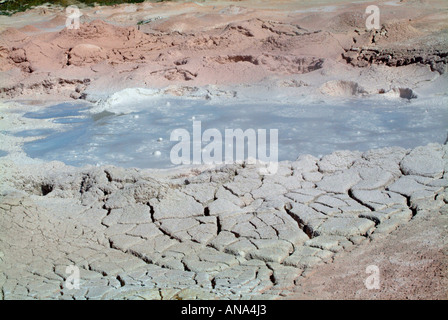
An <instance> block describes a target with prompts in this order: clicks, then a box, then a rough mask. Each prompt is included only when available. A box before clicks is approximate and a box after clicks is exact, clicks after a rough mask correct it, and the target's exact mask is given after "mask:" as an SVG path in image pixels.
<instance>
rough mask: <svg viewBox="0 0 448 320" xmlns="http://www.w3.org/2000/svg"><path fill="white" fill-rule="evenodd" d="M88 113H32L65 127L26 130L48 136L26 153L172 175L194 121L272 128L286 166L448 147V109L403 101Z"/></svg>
mask: <svg viewBox="0 0 448 320" xmlns="http://www.w3.org/2000/svg"><path fill="white" fill-rule="evenodd" d="M167 102H169V104H167ZM88 108H89V107H88V106H86V105H82V104H78V105H75V104H71V103H63V104H58V105H55V106H52V107H48V108H45V109H42V110H40V111H39V112H30V113H27V114H25V117H28V118H34V119H50V120H51V121H53V122H55V123H62V124H64V126H63V127H64V129H63V130H62V131H60V130H48V129H45V130H28V131H22V132H18V133H16V135H19V136H44V138H42V139H39V140H36V141H33V142H29V143H26V144H25V146H24V150H25V152H26V153H27V154H28V155H29V156H30V157H34V158H40V159H44V160H60V161H63V162H65V163H67V164H70V165H74V166H83V165H85V164H92V165H103V164H112V165H117V166H123V167H139V168H169V167H173V166H174V165H173V164H172V162H171V161H170V150H171V148H172V147H173V146H174V145H175V144H176V143H177V142H172V141H170V134H171V132H172V131H173V130H174V129H176V128H183V129H186V130H188V131H189V132H190V134H191V133H192V124H193V119H194V120H196V121H201V124H202V132H203V131H204V130H206V129H208V128H216V129H218V130H219V131H220V132H221V133H222V135H223V136H224V133H225V131H224V130H225V129H238V128H239V129H242V130H246V129H255V130H256V129H267V132H268V133H269V129H278V143H279V145H278V154H279V160H280V161H281V160H295V159H296V158H297V157H298V156H299V155H300V154H312V155H315V156H319V155H325V154H329V153H331V152H333V151H335V150H346V149H348V150H361V151H365V150H368V149H372V148H381V147H387V146H401V147H404V148H412V147H415V146H418V145H424V144H427V143H430V142H438V143H443V142H444V141H445V139H446V137H447V130H448V109H447V108H446V107H442V106H439V107H428V106H424V105H422V104H421V105H414V104H411V103H409V102H406V101H401V100H400V101H398V102H397V101H392V102H390V101H382V102H378V101H375V102H372V101H361V100H358V101H353V100H352V101H346V102H341V103H340V104H339V105H334V104H333V105H329V104H326V103H324V102H322V103H316V104H308V105H299V104H297V105H273V104H268V103H265V104H257V105H246V104H241V105H234V106H223V105H221V106H220V105H213V104H212V103H211V102H203V101H188V102H185V101H179V100H169V99H166V100H161V103H160V106H156V107H154V106H151V107H145V105H144V103H143V102H142V105H141V106H140V108H135V106H133V108H132V110H138V111H136V112H132V113H129V114H120V115H116V114H112V113H109V112H107V111H106V112H102V113H101V114H92V113H89V112H88ZM268 137H269V134H268ZM158 140H161V141H158ZM268 141H269V138H268ZM206 144H207V143H204V144H203V146H205V145H206ZM268 150H269V149H268ZM0 156H1V155H0Z"/></svg>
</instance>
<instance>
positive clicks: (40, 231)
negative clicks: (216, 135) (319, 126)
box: [0, 144, 448, 299]
mask: <svg viewBox="0 0 448 320" xmlns="http://www.w3.org/2000/svg"><path fill="white" fill-rule="evenodd" d="M447 158H448V149H447V146H446V145H444V146H442V145H437V144H430V145H427V146H424V147H417V148H415V149H413V150H405V149H402V148H385V149H378V150H372V151H368V152H365V153H360V152H348V151H339V152H336V153H333V154H331V155H327V156H324V157H323V158H321V159H318V158H315V157H312V156H301V157H299V158H298V159H297V161H293V162H282V163H281V164H280V167H279V170H278V172H277V173H276V174H275V175H270V176H260V174H259V168H257V167H256V166H251V165H244V166H241V165H231V166H227V167H223V168H221V169H215V170H207V171H204V172H201V173H200V174H193V175H187V176H186V177H182V178H175V177H173V178H160V177H154V176H151V174H149V173H147V172H145V171H140V170H135V169H122V168H116V167H110V166H108V167H98V168H84V169H77V168H73V167H66V166H61V165H58V166H55V164H54V163H46V164H43V165H42V166H41V167H43V168H41V169H42V170H44V171H41V172H42V173H41V174H39V175H38V174H35V173H36V172H37V169H36V167H35V165H28V166H24V167H21V168H20V169H19V168H17V167H15V166H14V164H13V163H9V162H7V161H3V162H2V163H1V168H2V172H4V173H5V175H4V176H5V180H4V181H3V186H4V187H5V186H8V189H7V190H9V191H8V192H4V193H3V195H2V197H1V201H0V228H1V230H0V234H1V238H0V267H1V270H2V273H1V278H0V286H1V298H3V299H15V298H20V299H22V298H39V299H258V298H263V299H277V298H280V297H288V296H289V295H290V294H291V293H293V292H294V288H295V287H296V286H297V285H298V284H300V283H301V281H303V280H304V279H306V277H307V275H308V274H310V272H311V271H312V270H313V269H315V268H316V267H318V266H320V265H324V264H328V263H332V261H333V260H334V259H335V257H340V256H342V257H343V256H344V255H345V254H347V252H349V251H352V250H353V249H354V248H356V247H359V246H366V247H368V246H370V245H371V244H372V243H375V241H379V239H383V238H384V237H385V236H387V235H388V234H390V233H391V232H393V231H394V230H396V229H397V228H400V227H401V226H404V225H406V224H407V223H408V222H409V221H411V219H415V217H420V218H421V217H425V216H426V217H430V216H436V215H441V214H442V215H446V213H447V211H448V210H447V206H448V205H447V199H448V197H447V190H446V187H447V185H448V183H447V181H448V180H447V178H448V177H447V171H446V169H447ZM50 169H51V170H50ZM45 172H53V173H52V174H50V173H45ZM235 173H236V174H235ZM211 181H213V182H211ZM5 190H6V189H5ZM14 190H15V191H14ZM71 265H75V266H77V267H78V268H79V269H80V278H81V282H80V289H78V290H74V289H72V290H70V289H69V288H67V286H66V283H65V281H66V280H67V278H68V276H69V274H67V273H66V268H67V266H71Z"/></svg>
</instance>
